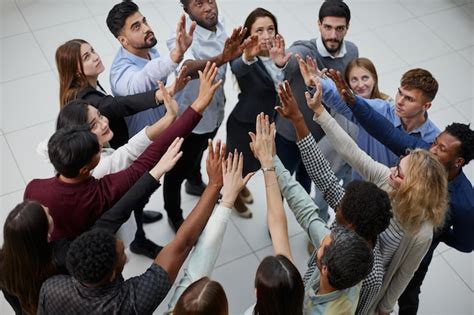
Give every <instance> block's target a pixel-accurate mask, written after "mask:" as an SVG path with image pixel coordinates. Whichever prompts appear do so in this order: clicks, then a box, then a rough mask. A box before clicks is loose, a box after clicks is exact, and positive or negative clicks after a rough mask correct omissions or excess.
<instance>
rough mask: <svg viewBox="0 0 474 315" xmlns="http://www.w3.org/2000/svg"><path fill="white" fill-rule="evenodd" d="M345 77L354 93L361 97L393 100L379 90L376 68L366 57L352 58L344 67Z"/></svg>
mask: <svg viewBox="0 0 474 315" xmlns="http://www.w3.org/2000/svg"><path fill="white" fill-rule="evenodd" d="M345 79H346V82H347V83H349V85H350V86H351V89H352V90H353V91H354V93H355V94H357V95H359V96H362V97H363V98H369V99H371V98H380V99H383V100H387V101H389V102H393V99H391V98H390V96H388V95H387V94H385V93H382V92H380V91H379V77H378V75H377V70H376V69H375V66H374V64H373V63H372V61H370V59H368V58H363V57H361V58H356V59H353V60H352V61H351V62H350V63H349V64H348V65H347V67H346V72H345Z"/></svg>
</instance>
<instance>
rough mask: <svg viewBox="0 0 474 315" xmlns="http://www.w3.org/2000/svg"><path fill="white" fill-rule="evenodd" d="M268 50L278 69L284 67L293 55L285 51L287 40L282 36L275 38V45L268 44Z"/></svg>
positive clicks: (278, 35)
mask: <svg viewBox="0 0 474 315" xmlns="http://www.w3.org/2000/svg"><path fill="white" fill-rule="evenodd" d="M267 48H268V51H269V53H270V58H272V60H273V63H274V64H276V65H277V66H278V67H280V68H281V67H283V66H284V65H286V63H287V62H288V60H290V57H291V53H287V52H286V51H285V39H284V38H283V36H281V35H280V34H277V35H276V36H275V39H274V40H273V43H271V42H267Z"/></svg>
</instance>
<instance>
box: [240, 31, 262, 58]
mask: <svg viewBox="0 0 474 315" xmlns="http://www.w3.org/2000/svg"><path fill="white" fill-rule="evenodd" d="M247 40H248V43H247V45H246V47H245V49H244V50H243V54H244V57H245V59H246V60H247V61H250V60H252V59H253V58H255V57H256V56H258V54H260V52H261V51H262V48H261V47H260V43H259V42H258V36H257V35H252V36H250V37H249V38H247Z"/></svg>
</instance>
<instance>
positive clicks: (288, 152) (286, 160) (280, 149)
mask: <svg viewBox="0 0 474 315" xmlns="http://www.w3.org/2000/svg"><path fill="white" fill-rule="evenodd" d="M275 143H276V152H277V155H278V157H279V158H280V160H281V162H282V163H283V165H284V166H285V168H286V169H287V170H288V171H289V172H290V174H292V175H293V173H295V172H296V174H295V177H296V180H297V181H298V182H299V183H300V184H301V186H303V188H304V189H305V190H306V192H307V193H308V194H309V193H310V192H311V178H309V175H308V173H307V172H306V169H305V168H304V164H303V161H302V160H301V154H300V150H299V149H298V146H297V145H296V143H295V142H292V141H290V140H287V139H285V138H283V137H282V136H280V135H279V134H278V133H277V134H276V137H275ZM326 212H327V210H326Z"/></svg>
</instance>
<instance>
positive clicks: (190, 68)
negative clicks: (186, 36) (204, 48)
mask: <svg viewBox="0 0 474 315" xmlns="http://www.w3.org/2000/svg"><path fill="white" fill-rule="evenodd" d="M208 61H210V62H211V64H212V63H215V64H216V65H217V66H218V67H220V66H222V65H223V64H224V63H226V61H224V60H223V59H222V55H221V54H219V55H217V56H215V57H212V58H209V59H206V60H191V59H189V60H186V61H185V62H184V63H183V66H186V67H187V70H186V76H190V77H191V79H192V80H194V79H197V78H199V74H198V71H199V70H201V71H203V70H204V68H205V67H206V63H207V62H208Z"/></svg>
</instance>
